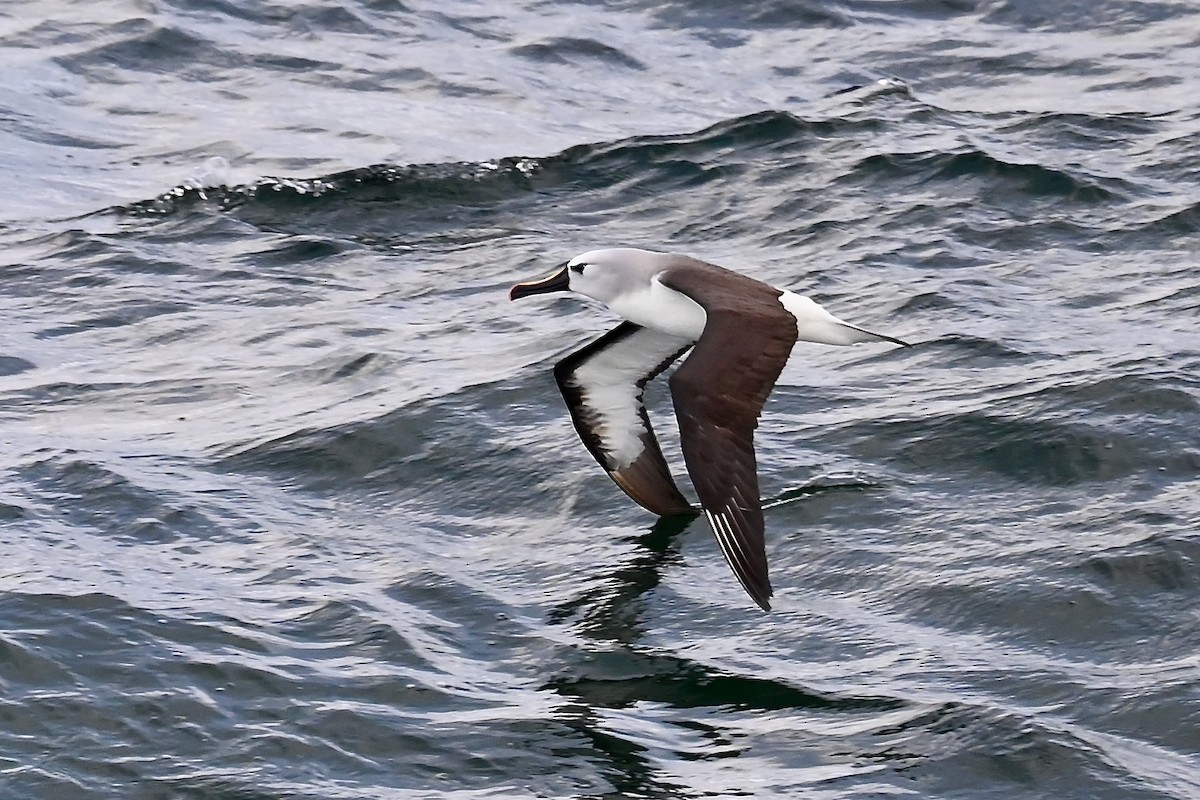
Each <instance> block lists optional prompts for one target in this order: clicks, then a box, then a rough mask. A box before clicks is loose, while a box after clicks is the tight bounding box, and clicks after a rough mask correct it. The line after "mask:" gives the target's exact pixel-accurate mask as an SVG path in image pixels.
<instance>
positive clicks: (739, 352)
mask: <svg viewBox="0 0 1200 800" xmlns="http://www.w3.org/2000/svg"><path fill="white" fill-rule="evenodd" d="M659 280H660V282H661V283H662V284H663V285H665V286H667V287H669V288H671V289H674V290H676V291H678V292H680V293H682V294H685V295H687V296H688V297H690V298H691V299H692V300H694V301H696V302H697V303H698V304H699V305H700V306H701V307H703V308H704V311H705V313H706V314H707V320H706V322H705V326H704V333H703V335H701V337H700V340H699V341H698V342H697V343H696V349H695V350H693V351H692V353H691V355H689V356H688V357H687V359H685V360H684V362H683V364H682V365H680V367H679V369H677V370H676V371H675V373H674V374H673V375H672V376H671V396H672V398H673V400H674V403H675V416H676V417H677V418H678V420H679V435H680V441H681V444H682V447H683V458H684V462H685V463H686V464H687V469H688V474H689V475H690V476H691V479H692V483H693V485H694V486H695V487H696V493H697V494H698V495H699V497H700V505H701V507H702V508H703V509H704V514H705V516H706V517H707V518H708V521H709V524H710V525H712V529H713V533H714V534H716V537H717V543H718V544H719V545H720V546H721V551H722V552H723V553H724V554H725V559H726V560H727V561H728V562H729V566H730V567H732V568H733V572H734V574H735V575H737V577H738V580H739V581H741V583H742V586H743V587H744V588H745V590H746V592H747V593H748V594H749V595H750V597H751V598H752V599H753V600H754V602H755V603H757V604H758V605H759V607H761V608H762V609H763V610H764V611H769V610H770V608H771V603H770V598H771V596H772V595H773V594H774V592H773V591H772V589H771V581H770V578H769V575H768V572H767V553H766V541H765V537H764V534H763V528H764V525H763V514H762V504H761V500H760V498H759V490H758V464H757V461H756V459H755V456H754V430H755V428H757V427H758V416H759V414H760V413H761V412H762V407H763V404H764V403H765V402H766V400H767V396H768V395H769V394H770V393H771V389H772V388H773V387H774V386H775V381H776V380H777V379H778V378H779V373H780V372H782V371H783V367H784V365H785V364H786V363H787V360H788V356H789V355H790V354H791V352H792V346H793V345H794V344H795V343H796V336H797V333H796V320H795V317H793V316H792V315H791V313H790V312H788V311H787V309H785V308H784V307H783V305H782V304H781V303H780V302H779V299H778V298H779V296H780V294H781V292H780V291H779V290H778V289H775V288H774V287H772V286H770V285H768V284H765V283H762V282H760V281H756V280H754V279H753V278H749V277H747V276H745V275H739V274H738V273H735V272H730V271H729V270H725V269H722V268H720V267H716V266H713V265H711V264H706V263H704V262H701V261H696V260H694V259H681V262H680V264H679V265H677V266H673V267H671V268H669V269H667V270H666V271H665V272H664V273H663V274H662V275H661V276H660V277H659Z"/></svg>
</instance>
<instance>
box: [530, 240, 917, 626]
mask: <svg viewBox="0 0 1200 800" xmlns="http://www.w3.org/2000/svg"><path fill="white" fill-rule="evenodd" d="M561 291H573V292H577V293H579V294H582V295H584V296H586V297H590V298H592V299H593V300H598V301H599V302H601V303H603V304H604V305H605V306H607V307H608V308H609V309H610V310H611V311H614V312H616V313H617V314H618V315H620V316H621V317H623V318H624V319H625V321H624V322H622V323H621V324H620V325H618V326H617V327H615V328H613V329H612V330H611V331H609V332H608V333H606V334H604V335H603V336H601V337H600V338H599V339H596V340H595V341H593V342H591V343H589V344H587V345H585V346H584V347H583V348H581V349H579V350H576V351H575V352H573V353H571V354H570V355H568V356H567V357H566V358H564V359H563V360H562V361H559V362H558V363H557V364H556V365H555V367H554V378H555V380H556V381H557V382H558V387H559V389H560V391H561V392H562V395H563V398H565V399H566V401H567V408H568V409H569V410H570V413H571V420H572V422H574V424H575V430H576V431H577V432H578V433H579V438H580V439H582V440H583V443H584V445H585V446H586V447H587V449H588V451H589V452H591V454H592V456H594V457H595V459H596V460H597V461H598V462H600V466H602V467H604V469H605V470H606V471H607V472H608V476H609V477H610V478H612V480H613V481H614V482H615V483H616V484H617V486H619V487H621V489H622V490H624V491H625V493H626V494H628V495H629V496H630V497H631V498H633V500H634V501H636V502H637V503H638V504H640V505H641V506H643V507H644V508H646V509H647V510H649V511H651V512H653V513H655V514H658V515H660V516H669V515H672V514H687V513H694V511H695V509H693V508H692V505H691V504H690V503H689V502H688V500H687V498H685V497H684V496H683V494H682V493H681V492H680V491H679V487H678V486H676V484H675V481H674V479H673V478H672V476H671V471H670V469H669V468H668V467H667V462H666V460H665V459H664V458H663V454H662V449H661V448H660V447H659V444H658V440H657V439H656V438H655V437H654V430H653V429H652V428H651V427H650V419H649V417H648V416H647V415H646V407H645V404H644V403H643V401H642V393H643V391H644V389H645V387H646V384H647V383H648V382H649V381H651V380H653V379H654V378H656V377H657V376H658V375H660V374H661V373H662V372H663V371H664V370H666V369H667V367H669V366H670V365H671V364H673V363H674V362H675V361H676V360H678V359H679V357H680V356H682V355H683V354H684V353H686V352H687V351H689V350H691V351H692V352H691V354H690V355H689V356H688V357H687V358H686V359H685V360H684V361H683V363H682V364H681V365H680V366H679V368H678V369H677V370H675V372H674V373H672V375H671V377H670V381H669V383H670V387H671V399H672V403H673V404H674V407H675V417H676V419H677V420H678V422H679V439H680V445H681V447H682V450H683V461H684V464H685V465H686V466H687V471H688V475H689V476H690V477H691V479H692V485H693V486H694V487H695V489H696V494H697V496H698V497H699V499H700V508H701V510H702V511H703V513H704V516H705V517H706V518H707V519H708V522H709V524H710V525H711V526H712V529H713V533H714V534H715V535H716V537H717V543H718V544H719V545H720V547H721V552H722V553H724V555H725V559H726V560H727V561H728V562H729V566H730V567H732V568H733V572H734V574H735V575H737V577H738V580H739V581H741V584H742V586H743V587H744V588H745V590H746V592H747V593H748V594H749V595H750V597H751V598H752V599H753V600H754V602H755V603H757V604H758V605H759V606H760V607H761V608H762V609H763V610H764V611H769V610H770V608H771V604H770V598H771V596H772V594H773V591H772V589H771V583H770V579H769V577H768V574H767V554H766V544H765V539H764V534H763V529H764V524H763V513H762V505H761V500H760V497H759V490H758V473H757V464H756V461H755V456H754V429H755V428H756V427H757V426H758V417H759V414H760V413H761V411H762V407H763V403H764V402H766V399H767V395H768V394H770V392H771V389H772V387H773V386H774V385H775V381H776V379H778V377H779V373H780V372H781V371H782V370H783V366H784V364H786V363H787V360H788V357H789V356H790V355H791V352H792V346H793V345H794V344H795V343H796V342H797V341H806V342H819V343H822V344H837V345H847V344H854V343H856V342H891V343H893V344H898V345H903V346H905V347H907V346H908V345H907V343H906V342H902V341H900V340H899V339H895V338H893V337H891V336H884V335H882V334H878V333H872V332H871V331H868V330H865V329H863V328H860V327H858V326H857V325H851V324H850V323H848V322H844V321H842V320H840V319H838V318H837V317H835V316H833V315H832V314H830V313H829V312H828V311H826V310H825V309H823V308H822V307H821V306H820V305H818V304H817V303H816V302H814V301H813V300H811V299H809V298H808V297H805V296H803V295H799V294H795V293H793V292H789V291H787V290H784V289H777V288H775V287H774V286H771V285H770V284H766V283H763V282H762V281H758V280H755V279H754V278H751V277H748V276H746V275H742V274H740V273H737V272H733V271H731V270H727V269H725V268H723V267H718V266H716V265H715V264H709V263H706V262H704V261H701V260H699V259H696V258H692V257H690V256H685V255H674V254H670V253H658V252H652V251H649V250H637V249H633V248H613V249H606V250H592V251H590V252H587V253H584V254H582V255H578V256H576V257H575V258H572V259H571V260H570V261H568V262H567V263H566V264H564V265H563V266H562V268H561V269H560V270H559V271H558V272H556V273H555V274H554V275H551V276H550V277H548V278H545V279H543V280H538V281H530V282H527V283H519V284H517V285H516V286H514V287H513V288H512V290H511V291H510V292H509V298H510V299H512V300H517V299H518V298H521V297H528V296H530V295H535V294H543V293H546V292H561ZM693 348H694V349H693Z"/></svg>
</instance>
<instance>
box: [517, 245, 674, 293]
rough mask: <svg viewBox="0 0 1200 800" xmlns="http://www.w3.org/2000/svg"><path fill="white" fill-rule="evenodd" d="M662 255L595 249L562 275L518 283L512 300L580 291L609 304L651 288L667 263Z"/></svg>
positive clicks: (575, 260) (567, 266)
mask: <svg viewBox="0 0 1200 800" xmlns="http://www.w3.org/2000/svg"><path fill="white" fill-rule="evenodd" d="M663 258H664V256H663V255H662V254H661V253H652V252H650V251H649V250H635V249H633V248H613V249H609V250H591V251H589V252H587V253H583V254H582V255H578V256H575V257H574V258H572V259H571V260H570V261H568V262H567V263H566V264H563V265H562V268H561V269H559V271H558V272H556V273H554V274H553V275H551V276H550V277H548V278H543V279H542V280H539V281H529V282H527V283H518V284H517V285H516V286H514V287H513V288H512V290H511V291H509V293H508V297H509V299H510V300H517V299H519V298H522V297H529V296H530V295H534V294H545V293H547V292H566V291H571V292H578V293H579V294H582V295H584V296H586V297H590V298H592V299H593V300H599V301H600V302H601V303H604V304H606V305H607V304H608V303H610V302H611V301H612V300H614V299H615V298H617V297H619V296H620V295H622V294H624V293H625V292H628V291H630V290H633V289H637V288H640V287H642V286H645V285H648V284H649V283H650V279H651V278H653V277H654V275H655V274H657V273H658V272H660V271H662V269H663V267H664V264H663V263H661V259H663Z"/></svg>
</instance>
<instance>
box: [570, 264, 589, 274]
mask: <svg viewBox="0 0 1200 800" xmlns="http://www.w3.org/2000/svg"><path fill="white" fill-rule="evenodd" d="M586 266H587V264H572V265H571V266H570V267H568V269H569V270H571V272H577V273H579V274H580V275H582V274H583V268H584V267H586Z"/></svg>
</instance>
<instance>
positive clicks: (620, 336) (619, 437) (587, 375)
mask: <svg viewBox="0 0 1200 800" xmlns="http://www.w3.org/2000/svg"><path fill="white" fill-rule="evenodd" d="M691 346H692V342H691V341H689V340H687V339H681V338H678V337H675V336H669V335H667V334H664V333H660V332H658V331H654V330H651V329H649V328H643V327H642V326H640V325H635V324H634V323H632V322H623V323H621V324H620V325H618V326H617V327H616V328H614V329H612V330H611V331H609V332H608V333H606V334H604V335H603V336H601V337H600V338H599V339H596V340H595V341H593V342H590V343H589V344H587V345H585V346H584V347H582V348H580V349H579V350H576V351H575V352H574V353H571V354H570V355H569V356H567V357H566V358H564V359H563V360H562V361H559V362H558V364H556V365H555V366H554V379H555V380H556V381H557V382H558V388H559V390H560V391H561V392H562V395H563V399H565V400H566V401H567V409H568V410H569V411H570V412H571V421H572V422H573V423H575V430H576V431H577V432H578V433H579V438H580V439H582V440H583V444H584V445H585V446H586V447H587V449H588V452H590V453H591V454H592V456H593V457H594V458H595V459H596V461H598V462H599V463H600V466H602V467H604V469H605V470H606V471H607V472H608V476H609V477H610V478H612V479H613V482H614V483H616V484H617V486H619V487H621V489H622V490H623V491H624V492H625V493H626V494H627V495H629V496H630V497H631V498H633V500H634V501H635V502H637V503H638V504H639V505H641V506H642V507H643V508H645V509H647V510H648V511H651V512H653V513H655V514H658V515H659V516H670V515H673V514H687V513H692V512H693V511H694V509H693V508H692V506H691V504H690V503H689V502H688V501H687V498H685V497H684V496H683V494H682V493H680V491H679V487H678V486H676V485H675V480H674V478H672V477H671V470H670V468H669V467H668V466H667V462H666V460H665V459H664V458H663V454H662V448H661V447H659V444H658V439H656V438H655V436H654V430H653V429H652V428H651V427H650V418H649V417H648V416H647V415H646V406H645V404H644V403H643V401H642V394H643V392H644V391H645V387H646V384H647V383H648V382H649V381H650V380H652V379H654V378H655V377H656V376H658V375H659V374H660V373H662V371H663V370H665V369H666V368H667V367H668V366H670V365H671V364H672V363H674V361H675V360H676V359H678V358H679V357H680V356H681V355H683V354H684V353H685V352H687V350H688V349H689V348H691Z"/></svg>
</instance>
